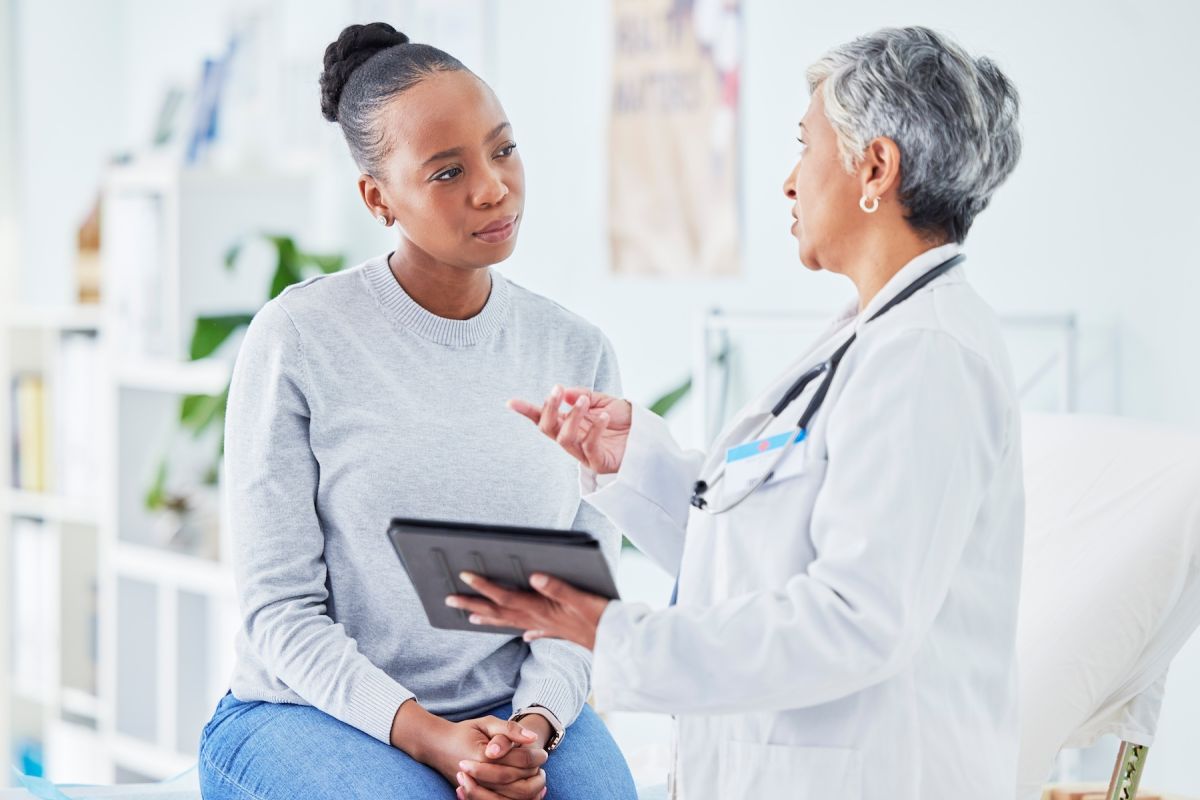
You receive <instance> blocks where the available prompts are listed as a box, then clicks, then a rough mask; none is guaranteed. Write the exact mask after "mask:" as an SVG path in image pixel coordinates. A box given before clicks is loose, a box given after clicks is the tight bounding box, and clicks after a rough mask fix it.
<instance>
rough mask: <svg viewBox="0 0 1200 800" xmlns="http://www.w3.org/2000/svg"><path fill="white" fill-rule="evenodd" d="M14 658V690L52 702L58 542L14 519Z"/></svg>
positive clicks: (35, 525)
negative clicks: (54, 600)
mask: <svg viewBox="0 0 1200 800" xmlns="http://www.w3.org/2000/svg"><path fill="white" fill-rule="evenodd" d="M11 533H12V559H13V560H12V564H13V569H12V603H13V605H12V609H13V616H12V659H13V665H12V666H13V674H12V679H13V688H14V689H16V690H17V691H18V692H19V693H21V694H24V695H27V696H29V697H35V698H42V699H45V698H48V697H49V696H50V695H51V693H52V691H53V687H52V686H51V680H52V678H53V676H54V675H55V673H56V672H57V670H54V669H52V666H53V660H54V659H57V658H58V641H57V636H56V633H55V631H56V628H57V625H56V620H55V619H54V608H53V603H52V599H53V597H54V596H55V595H56V593H57V588H58V559H59V554H58V540H57V539H56V538H55V537H53V536H52V535H51V534H50V531H49V530H47V528H46V525H45V524H44V523H43V522H41V521H40V520H36V519H28V518H25V517H16V518H14V519H13V522H12V528H11Z"/></svg>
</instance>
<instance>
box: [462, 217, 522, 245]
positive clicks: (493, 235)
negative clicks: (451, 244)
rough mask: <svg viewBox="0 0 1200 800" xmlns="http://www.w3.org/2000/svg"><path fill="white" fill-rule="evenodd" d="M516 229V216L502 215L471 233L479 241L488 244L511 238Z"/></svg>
mask: <svg viewBox="0 0 1200 800" xmlns="http://www.w3.org/2000/svg"><path fill="white" fill-rule="evenodd" d="M516 230H517V218H516V217H515V216H512V217H504V218H502V219H498V220H496V221H495V222H492V223H490V224H489V225H488V226H487V227H485V228H482V229H481V230H477V231H475V233H473V234H471V235H472V236H474V237H475V238H476V239H478V240H480V241H481V242H487V243H488V244H500V243H501V242H505V241H508V240H509V239H510V238H512V235H513V233H515V232H516Z"/></svg>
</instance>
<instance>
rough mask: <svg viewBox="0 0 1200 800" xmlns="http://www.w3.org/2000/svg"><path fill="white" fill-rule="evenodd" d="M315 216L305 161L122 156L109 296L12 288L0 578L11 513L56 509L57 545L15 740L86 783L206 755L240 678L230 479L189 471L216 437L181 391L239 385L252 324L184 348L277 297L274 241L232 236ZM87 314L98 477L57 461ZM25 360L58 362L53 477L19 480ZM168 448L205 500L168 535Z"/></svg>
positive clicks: (50, 379)
mask: <svg viewBox="0 0 1200 800" xmlns="http://www.w3.org/2000/svg"><path fill="white" fill-rule="evenodd" d="M127 213H128V214H129V215H130V216H128V217H127V216H126V214H127ZM310 219H311V196H310V194H309V183H308V181H307V180H306V179H304V178H300V177H296V176H280V175H267V174H260V175H254V174H250V175H247V174H238V175H227V174H220V173H215V172H210V171H204V170H181V169H179V168H176V167H174V166H166V165H164V166H137V167H119V168H114V169H113V170H112V172H111V173H110V174H109V175H108V177H107V179H106V181H105V186H104V214H103V225H104V231H103V234H102V240H103V247H104V250H103V261H104V287H103V291H102V302H101V304H100V306H99V307H65V308H50V309H46V308H30V307H27V306H22V305H21V304H20V303H19V302H18V301H17V300H16V299H15V298H14V297H12V296H11V294H12V292H9V293H8V294H9V296H3V295H0V377H2V378H3V385H2V386H0V390H2V391H0V440H2V441H3V442H4V452H3V456H2V458H0V585H4V586H8V585H10V581H9V580H8V578H10V577H11V576H12V574H13V572H12V571H13V568H14V567H16V566H17V565H14V564H13V563H12V562H11V560H10V556H11V550H12V546H13V539H14V536H13V531H14V529H15V528H17V527H21V526H23V525H24V529H25V530H26V531H29V530H31V528H30V527H29V526H28V525H25V523H23V522H22V521H23V520H36V521H39V522H40V524H41V527H40V528H39V529H38V531H39V533H40V534H42V535H44V536H45V537H46V540H47V543H48V546H49V550H48V552H49V553H51V554H52V556H53V557H48V558H47V561H48V562H49V563H51V564H52V568H48V569H47V573H48V575H47V578H48V579H47V580H46V581H45V582H44V583H43V584H42V587H41V590H40V593H39V594H38V596H37V603H38V613H39V614H41V615H42V617H41V618H44V619H47V620H50V628H51V629H50V630H48V631H46V633H45V636H43V637H39V642H41V645H40V646H41V647H42V648H44V649H45V650H46V652H41V653H38V657H39V658H40V659H42V661H44V662H45V663H46V664H47V665H48V670H47V674H46V676H45V680H44V681H43V682H41V683H40V684H39V686H38V687H35V690H30V687H28V686H19V685H18V681H16V680H15V675H14V669H13V659H12V658H11V657H10V656H9V654H8V653H6V650H7V649H8V648H9V646H10V645H11V644H12V639H13V637H14V636H15V630H16V627H15V626H14V627H13V630H11V631H10V630H8V629H6V628H5V627H4V622H3V621H0V637H2V638H3V642H4V644H3V645H0V656H2V658H0V712H3V714H2V718H3V719H4V720H5V724H4V725H3V726H0V727H3V728H4V730H3V731H0V747H2V748H3V749H2V750H0V753H3V756H4V759H5V760H11V758H10V756H11V754H12V753H13V745H14V744H15V743H17V742H18V741H29V742H34V741H37V742H40V743H41V747H42V754H43V757H44V765H45V770H46V774H47V776H48V777H49V778H50V779H52V780H54V781H56V782H77V783H112V782H124V781H137V780H158V779H163V778H168V777H171V776H173V775H175V774H177V773H178V772H180V771H182V770H184V769H186V768H188V767H189V766H191V765H192V764H194V763H195V760H196V750H197V746H198V743H199V736H200V731H201V728H202V727H203V725H204V723H205V722H206V721H207V719H208V717H209V715H210V714H211V713H212V709H213V707H214V706H215V705H216V703H217V701H218V700H219V699H220V697H221V695H223V694H224V692H225V691H226V689H227V687H228V679H229V674H230V670H231V668H232V662H233V634H234V631H235V629H236V624H237V623H236V620H237V617H236V605H235V598H234V589H233V581H232V577H231V570H230V568H229V563H228V557H229V546H228V532H227V530H226V527H225V525H224V524H223V511H222V509H223V505H224V504H223V502H222V498H221V494H220V488H219V486H218V487H215V488H209V489H196V487H197V486H200V485H201V484H200V481H199V478H198V477H195V479H194V480H193V481H192V482H188V480H187V475H188V470H189V469H192V468H193V467H195V465H196V463H197V462H199V463H211V461H212V459H213V458H214V457H215V453H216V452H217V450H216V440H215V438H214V437H209V438H208V439H201V440H198V441H195V440H193V439H192V436H191V434H190V433H184V434H181V433H180V432H179V407H180V402H181V400H182V398H183V397H184V396H187V395H191V394H214V395H215V394H220V393H221V392H222V391H223V390H224V388H225V386H226V385H227V383H228V380H229V374H230V366H231V361H232V357H233V354H234V353H235V352H236V344H237V343H236V342H232V343H231V345H230V346H229V347H226V348H222V350H221V351H220V352H218V353H217V354H216V358H212V359H205V360H203V361H197V362H192V361H188V360H187V352H186V348H187V344H188V341H189V339H190V336H191V332H192V326H193V324H194V320H195V318H196V317H197V316H198V315H203V314H223V313H236V312H246V311H253V310H254V309H256V308H258V306H259V305H261V304H262V302H263V301H264V300H265V297H266V292H267V288H268V287H269V285H270V277H271V274H272V272H273V270H274V267H275V259H274V253H273V251H272V248H269V247H262V248H253V247H252V248H249V249H248V250H247V251H245V253H244V256H245V257H244V258H242V259H240V260H239V262H238V265H237V269H236V270H228V269H226V268H225V266H224V256H225V253H226V251H227V250H228V248H229V247H230V246H231V245H233V244H234V243H236V242H238V241H239V240H242V239H246V238H247V237H250V238H253V237H256V236H257V235H258V234H260V233H280V234H288V235H296V234H297V233H298V232H303V231H305V230H307V229H308V224H309V221H310ZM28 249H30V250H32V249H35V248H28ZM139 258H140V259H142V260H141V261H140V262H138V259H139ZM135 262H136V263H135ZM3 290H4V287H0V292H3ZM148 310H149V311H148ZM142 324H147V325H148V326H149V327H148V328H146V329H144V330H141V331H139V330H137V326H138V325H142ZM72 332H87V333H90V334H91V335H94V336H95V337H96V341H97V343H98V345H97V351H96V352H97V364H98V366H97V373H96V374H97V376H98V377H97V386H96V389H95V391H94V392H91V393H89V394H90V395H91V396H90V397H88V398H87V402H88V404H89V405H90V407H91V408H92V409H93V412H92V413H94V414H95V419H96V420H97V424H96V425H95V430H94V436H91V437H89V445H88V446H89V449H93V448H94V452H93V455H92V456H91V457H92V458H94V461H95V464H96V469H95V470H94V481H92V483H93V484H94V485H93V486H91V487H90V489H91V491H90V492H88V495H89V496H87V497H78V496H76V497H72V496H68V495H66V494H64V493H62V492H61V491H60V490H59V487H58V486H56V484H55V480H54V478H55V476H56V475H57V474H58V473H59V471H60V467H62V466H63V463H61V462H67V461H69V460H71V459H73V458H75V457H76V456H81V455H82V454H80V453H75V452H62V448H61V447H57V445H56V442H58V441H59V440H60V439H62V440H63V441H65V440H66V438H67V436H66V434H65V433H64V432H63V431H62V427H63V419H61V418H59V417H56V416H55V415H56V413H58V412H59V411H60V410H61V409H62V408H63V406H64V404H63V403H62V402H61V401H62V399H63V398H62V397H60V394H62V392H61V391H60V389H61V387H60V386H58V385H56V382H55V376H56V371H57V370H58V367H59V363H60V359H61V357H62V350H63V347H64V344H63V343H64V341H65V340H66V337H68V336H69V335H70V334H71V333H72ZM22 372H37V373H39V374H41V375H42V376H43V380H44V387H45V397H46V398H47V399H46V403H45V406H46V419H47V420H48V422H47V425H46V428H47V431H46V434H47V437H48V444H47V448H46V452H47V453H49V454H50V455H51V458H50V462H49V463H48V466H47V472H48V475H49V476H50V479H49V481H48V484H47V486H46V487H45V491H36V492H34V491H27V490H22V489H16V488H13V485H14V481H13V475H12V474H11V473H12V458H11V449H10V448H11V446H12V442H13V437H14V431H13V430H12V423H13V415H12V409H11V408H10V407H9V406H10V400H11V398H10V394H11V388H10V387H11V384H12V380H13V378H14V376H15V375H17V374H18V373H22ZM76 402H78V400H76ZM214 436H215V432H214ZM56 453H57V454H58V458H57V459H55V458H54V457H53V456H54V455H55V454H56ZM164 456H165V457H167V458H168V459H169V460H170V461H171V462H172V464H173V467H175V468H177V469H173V473H174V472H178V473H180V474H181V475H183V476H184V479H183V480H182V481H181V482H180V485H179V486H175V487H173V488H174V489H175V490H177V491H181V492H186V491H194V492H196V493H197V494H198V495H199V494H203V496H204V497H206V498H207V501H208V503H209V507H208V508H207V511H206V512H205V514H206V516H204V517H202V518H200V519H201V520H202V521H203V523H204V524H201V525H200V527H199V528H198V530H200V532H201V535H200V537H199V539H198V544H195V545H193V546H189V547H188V548H187V549H183V548H181V546H180V545H178V544H177V543H176V540H172V539H170V538H169V537H168V536H167V533H169V532H170V530H171V529H172V526H170V525H166V524H165V523H164V520H165V519H166V517H165V515H164V512H159V511H151V510H149V509H148V508H147V507H146V504H145V496H146V493H147V490H148V489H149V487H150V485H151V483H152V481H153V479H154V475H155V473H156V472H157V467H158V465H159V463H160V461H161V460H162V459H163V458H164ZM56 462H59V463H56ZM176 462H178V463H176ZM198 524H199V523H198ZM25 535H26V536H28V533H26V534H25ZM24 566H25V565H21V568H22V569H23V568H24ZM9 599H10V598H9V597H8V596H6V597H5V598H4V602H5V604H6V605H8V601H9ZM29 605H30V603H29V602H25V606H29ZM4 616H7V615H4ZM26 628H28V626H26ZM9 720H11V722H12V726H11V727H12V730H13V731H14V732H15V736H14V737H13V738H12V739H11V740H9V739H7V738H6V736H7V734H8V732H9V731H8V729H9V727H10V726H9V725H8V721H9ZM2 772H3V773H4V776H3V777H0V786H4V785H8V783H9V782H10V781H11V777H10V776H9V775H8V774H7V770H4V771H2Z"/></svg>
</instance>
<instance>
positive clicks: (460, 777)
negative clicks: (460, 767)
mask: <svg viewBox="0 0 1200 800" xmlns="http://www.w3.org/2000/svg"><path fill="white" fill-rule="evenodd" d="M457 777H458V782H459V783H466V780H465V778H466V775H464V774H463V773H461V772H460V773H458V776H457Z"/></svg>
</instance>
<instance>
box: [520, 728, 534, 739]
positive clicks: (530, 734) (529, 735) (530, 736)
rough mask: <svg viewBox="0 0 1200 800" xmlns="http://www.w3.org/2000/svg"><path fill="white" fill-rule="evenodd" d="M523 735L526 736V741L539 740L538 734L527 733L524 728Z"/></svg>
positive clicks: (522, 729)
mask: <svg viewBox="0 0 1200 800" xmlns="http://www.w3.org/2000/svg"><path fill="white" fill-rule="evenodd" d="M521 735H522V736H524V737H525V738H526V739H536V738H537V734H536V733H534V732H533V731H527V730H525V729H524V728H521Z"/></svg>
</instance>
